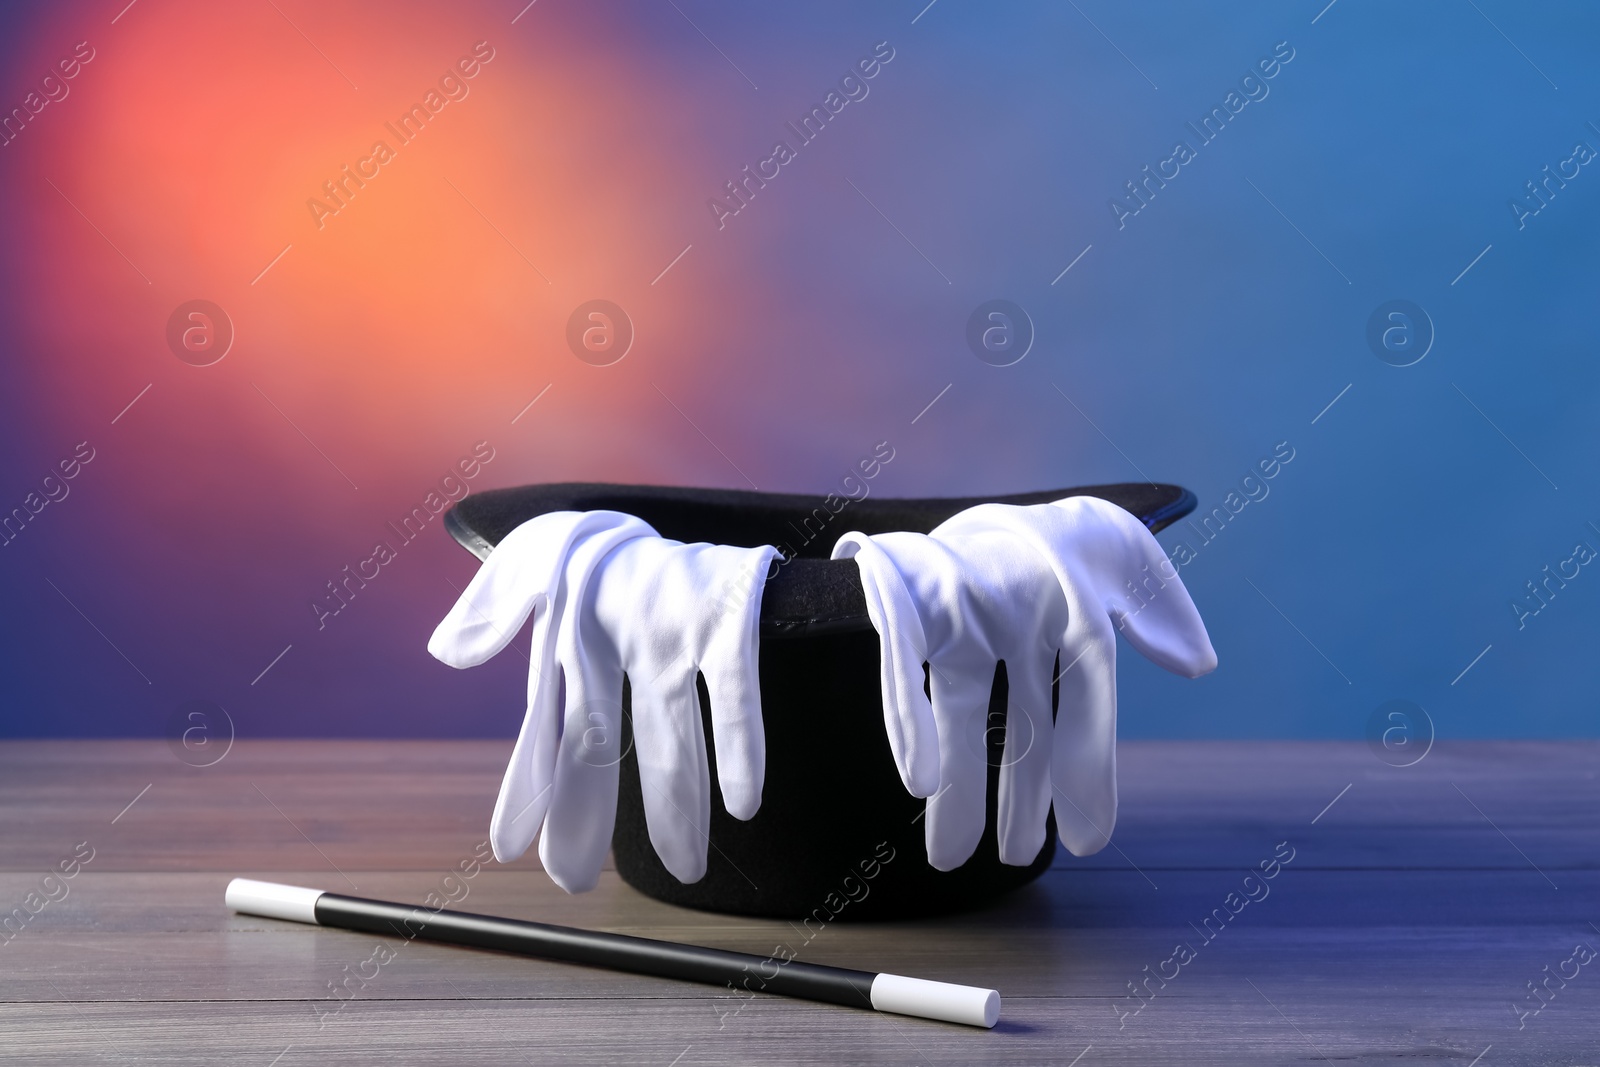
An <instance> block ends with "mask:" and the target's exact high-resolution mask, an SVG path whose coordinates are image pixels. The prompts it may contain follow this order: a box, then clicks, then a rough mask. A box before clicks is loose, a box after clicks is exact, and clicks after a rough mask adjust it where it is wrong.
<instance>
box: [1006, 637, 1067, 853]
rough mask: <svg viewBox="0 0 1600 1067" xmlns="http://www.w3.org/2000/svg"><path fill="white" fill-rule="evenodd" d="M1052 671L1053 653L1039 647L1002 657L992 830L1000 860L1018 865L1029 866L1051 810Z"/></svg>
mask: <svg viewBox="0 0 1600 1067" xmlns="http://www.w3.org/2000/svg"><path fill="white" fill-rule="evenodd" d="M1054 667H1055V663H1054V657H1053V655H1052V654H1051V653H1049V652H1048V651H1046V650H1045V649H1044V648H1034V649H1031V650H1030V651H1029V652H1026V653H1023V654H1021V655H1016V656H1010V657H1007V659H1006V680H1007V692H1008V696H1007V698H1006V744H1005V756H1004V761H1003V762H1002V763H1001V764H1000V788H999V797H998V805H997V810H996V813H995V828H996V830H997V832H998V837H999V844H1000V862H1001V863H1008V864H1011V865H1013V866H1018V867H1025V866H1027V865H1028V864H1030V863H1032V862H1033V861H1034V860H1035V859H1036V858H1037V857H1038V855H1039V849H1040V848H1042V847H1043V846H1044V831H1045V820H1046V816H1047V815H1048V814H1049V812H1050V774H1051V769H1050V764H1051V758H1052V755H1053V747H1052V738H1053V734H1054V727H1053V726H1052V725H1051V722H1050V689H1051V671H1052V670H1053V669H1054Z"/></svg>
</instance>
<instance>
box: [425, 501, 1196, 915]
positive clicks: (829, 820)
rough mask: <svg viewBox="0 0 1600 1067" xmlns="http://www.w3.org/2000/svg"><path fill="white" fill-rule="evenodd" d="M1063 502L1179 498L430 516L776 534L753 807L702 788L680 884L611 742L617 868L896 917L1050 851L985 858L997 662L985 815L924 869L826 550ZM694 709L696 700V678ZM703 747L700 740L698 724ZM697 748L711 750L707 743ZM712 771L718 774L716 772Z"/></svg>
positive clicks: (687, 506) (922, 911) (484, 504)
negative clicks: (694, 866)
mask: <svg viewBox="0 0 1600 1067" xmlns="http://www.w3.org/2000/svg"><path fill="white" fill-rule="evenodd" d="M1068 496H1095V497H1099V498H1101V499H1103V500H1108V501H1111V502H1112V503H1114V504H1117V505H1118V506H1120V507H1122V508H1124V509H1125V510H1127V511H1129V512H1131V513H1132V514H1133V515H1135V516H1137V517H1138V518H1139V519H1140V520H1142V521H1143V522H1144V523H1145V525H1146V526H1148V527H1149V528H1150V530H1151V531H1152V532H1155V531H1158V530H1161V529H1163V528H1164V527H1166V526H1167V525H1169V524H1170V523H1172V522H1174V521H1176V520H1177V519H1180V518H1182V517H1183V516H1184V515H1187V514H1188V513H1189V512H1190V511H1192V510H1194V506H1195V502H1196V501H1195V497H1194V494H1193V493H1191V492H1189V491H1188V490H1187V489H1182V488H1180V487H1178V486H1175V485H1156V484H1151V483H1138V484H1123V485H1095V486H1085V487H1082V488H1077V489H1055V490H1048V491H1045V492H1036V493H1019V494H1016V495H1013V496H1000V497H960V498H956V497H945V498H935V499H920V500H910V499H887V498H875V497H870V496H869V497H864V498H863V499H860V500H849V499H847V498H843V497H839V496H837V495H834V496H829V497H819V496H804V495H798V494H788V493H761V492H747V491H743V490H732V489H681V488H670V487H660V486H640V485H608V484H603V483H587V482H569V483H562V484H555V485H530V486H523V487H520V488H516V489H496V490H490V491H488V492H483V493H475V494H473V495H471V496H469V497H467V498H466V499H465V500H462V501H461V502H460V503H459V504H457V505H456V506H455V507H454V508H452V509H451V510H450V512H449V513H448V514H446V515H445V528H446V529H448V530H449V531H450V533H451V535H452V536H453V537H455V539H456V540H457V541H459V542H460V543H461V544H462V545H464V546H465V547H466V548H467V549H469V550H470V551H471V552H472V553H473V554H474V555H476V556H478V557H479V558H480V559H483V558H486V557H487V556H488V555H489V552H490V550H491V549H493V547H494V546H495V545H497V544H499V543H500V540H501V539H502V538H503V537H505V536H506V534H508V533H510V532H511V531H512V530H514V529H516V528H517V527H518V526H520V525H521V524H522V523H524V522H526V521H528V520H529V519H531V518H534V517H535V516H538V515H543V514H545V513H547V512H552V511H596V510H609V511H621V512H625V513H627V514H630V515H635V516H637V517H639V518H641V519H643V520H644V521H645V522H648V523H649V524H650V525H651V526H653V527H655V528H656V530H657V531H658V532H659V533H660V534H661V536H663V537H667V538H671V539H673V540H677V541H684V542H696V541H708V542H711V543H714V544H724V545H739V546H746V547H755V546H759V545H776V546H778V548H779V549H780V550H782V551H783V552H784V555H785V561H784V563H783V565H782V566H780V567H779V568H778V570H777V573H776V574H774V575H773V576H772V577H771V578H769V579H768V581H767V586H766V589H765V591H764V593H763V595H762V602H761V650H760V665H761V711H762V720H763V724H764V726H765V729H766V734H767V769H766V785H765V789H764V791H763V794H762V801H761V810H760V811H759V812H757V813H756V815H755V817H754V818H752V819H751V820H749V821H748V822H740V821H739V820H737V819H735V818H733V817H732V816H730V815H729V814H728V813H727V811H726V810H724V809H723V807H722V804H721V800H720V797H719V796H718V794H717V792H716V790H715V789H713V790H712V799H711V849H710V855H709V859H708V866H707V869H706V874H705V877H704V878H702V879H700V881H698V882H694V883H692V884H688V885H685V884H684V883H682V882H679V881H678V880H677V879H676V878H674V877H673V876H672V875H671V874H670V873H668V872H667V870H666V868H665V867H663V866H662V865H661V861H660V860H659V859H657V858H656V854H655V850H654V849H653V848H652V847H651V845H650V839H649V834H648V831H647V829H646V826H645V816H644V804H643V799H642V796H641V793H640V785H639V769H638V762H637V758H636V757H635V756H634V754H633V749H632V744H631V737H629V736H628V732H629V731H628V727H627V725H626V724H627V723H628V718H627V716H628V714H629V712H628V693H627V690H626V688H625V689H624V690H623V709H624V723H625V728H624V738H623V747H624V750H625V751H626V753H627V755H625V756H624V757H623V761H622V775H621V790H620V795H619V797H618V805H617V824H616V830H615V833H614V835H613V837H612V851H613V853H614V854H615V856H616V863H617V873H618V874H619V875H621V876H622V879H623V880H624V881H625V882H627V883H628V884H629V885H632V886H633V887H634V888H636V889H638V890H640V891H642V892H644V893H647V894H649V895H650V896H653V897H656V898H657V899H660V900H664V901H667V902H669V903H672V904H682V905H686V906H688V907H693V908H703V909H706V910H710V911H722V912H731V913H735V914H741V915H766V916H778V917H785V918H801V917H806V916H812V917H814V918H815V920H816V921H818V922H826V921H831V920H832V919H834V918H838V919H852V920H858V919H898V918H909V917H912V916H916V915H929V914H935V913H938V912H946V911H953V910H958V909H962V908H969V907H973V906H976V905H978V904H981V903H983V902H985V901H987V900H989V899H990V898H992V897H994V896H996V895H998V894H1000V893H1003V892H1006V891H1008V890H1011V889H1014V888H1016V887H1018V886H1021V885H1024V884H1026V883H1027V882H1030V881H1032V880H1033V879H1034V878H1035V877H1037V876H1038V875H1039V873H1040V872H1042V871H1043V870H1044V869H1045V868H1046V867H1048V866H1049V865H1050V860H1051V858H1052V857H1053V856H1054V854H1055V826H1054V821H1053V820H1052V822H1051V824H1050V825H1049V826H1048V827H1047V832H1046V839H1045V844H1044V847H1043V848H1041V849H1040V850H1039V855H1038V857H1037V858H1035V860H1034V861H1033V863H1032V864H1030V865H1029V866H1027V867H1009V866H1006V865H1004V864H1002V863H1001V862H1000V860H999V857H998V854H997V849H996V843H995V795H996V789H997V785H998V781H999V766H1000V762H1001V752H1000V750H999V745H1000V740H1001V739H1002V738H1003V737H1004V736H1005V731H1004V730H1003V729H995V728H993V727H1000V726H1003V724H1004V721H1005V714H1006V683H1005V670H1004V666H1003V665H1002V666H1001V668H1000V669H999V670H998V671H997V672H996V676H995V687H994V690H993V692H992V694H991V697H990V703H989V716H990V725H991V727H992V728H991V729H990V730H989V731H988V736H989V737H990V738H991V739H993V740H992V743H991V749H992V751H991V753H990V760H989V764H990V766H989V788H988V806H989V810H988V821H987V825H986V827H985V830H984V836H983V839H982V841H981V842H980V843H979V845H978V849H977V852H976V853H974V855H973V856H972V858H971V859H970V860H968V861H967V862H966V863H965V864H963V865H962V866H961V867H958V868H957V869H955V870H953V871H938V870H935V869H934V868H932V867H930V866H929V865H928V863H927V858H926V853H925V851H924V848H923V842H922V834H923V830H922V823H921V819H920V816H921V813H922V810H923V805H924V803H925V802H924V801H922V800H920V799H918V798H916V797H913V796H911V795H909V794H908V793H907V792H906V790H905V788H904V786H903V785H902V784H901V781H900V776H899V773H898V772H897V771H896V770H895V765H894V760H893V758H892V756H891V755H890V752H889V742H888V738H887V737H886V736H885V733H884V726H883V708H882V703H881V698H880V689H879V668H878V636H877V633H876V631H874V630H873V627H872V622H871V620H870V619H869V618H868V616H867V604H866V597H865V594H864V593H863V591H862V588H861V578H860V572H859V571H858V569H857V567H856V564H855V562H854V561H852V560H837V561H834V560H830V559H829V558H828V556H829V554H830V553H831V551H832V548H833V544H834V542H835V541H837V540H838V539H839V537H840V536H841V535H843V534H845V533H847V532H849V531H851V530H859V531H861V532H863V533H867V534H879V533H889V532H892V531H896V530H907V531H913V532H917V533H927V532H929V531H930V530H932V529H933V528H934V527H935V526H937V525H939V524H940V523H941V522H943V521H944V520H945V519H948V518H950V517H951V516H952V515H955V514H956V513H957V512H960V511H964V510H966V509H967V508H969V507H973V506H975V505H978V504H984V503H1000V504H1043V503H1048V502H1049V501H1052V500H1060V499H1061V498H1063V497H1068ZM700 699H701V706H702V709H704V707H705V704H706V695H705V689H704V686H703V685H702V687H701V694H700ZM705 737H706V744H707V747H708V748H710V747H711V746H712V731H711V727H710V723H709V721H708V722H707V723H706V727H705ZM710 755H711V759H712V760H713V762H714V761H715V758H716V755H715V752H714V751H712V752H711V753H710ZM713 781H715V776H714V775H713Z"/></svg>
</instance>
